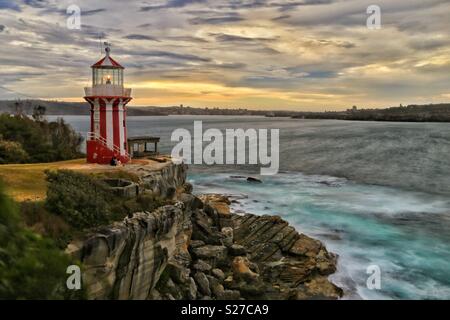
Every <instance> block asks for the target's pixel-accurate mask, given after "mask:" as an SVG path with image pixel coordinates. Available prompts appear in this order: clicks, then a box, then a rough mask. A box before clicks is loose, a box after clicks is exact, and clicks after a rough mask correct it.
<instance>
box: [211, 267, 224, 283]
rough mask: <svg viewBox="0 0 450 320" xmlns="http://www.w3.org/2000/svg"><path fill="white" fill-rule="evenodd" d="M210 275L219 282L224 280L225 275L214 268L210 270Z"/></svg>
mask: <svg viewBox="0 0 450 320" xmlns="http://www.w3.org/2000/svg"><path fill="white" fill-rule="evenodd" d="M211 274H212V275H213V276H214V277H216V278H217V279H219V280H220V281H223V280H225V273H224V272H223V271H222V270H220V269H218V268H214V269H212V270H211Z"/></svg>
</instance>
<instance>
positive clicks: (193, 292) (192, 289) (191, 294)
mask: <svg viewBox="0 0 450 320" xmlns="http://www.w3.org/2000/svg"><path fill="white" fill-rule="evenodd" d="M187 298H188V299H189V300H195V299H197V285H196V284H195V281H194V279H193V278H192V277H190V278H189V290H188V292H187Z"/></svg>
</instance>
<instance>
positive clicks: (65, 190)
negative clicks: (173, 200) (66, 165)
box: [45, 170, 166, 230]
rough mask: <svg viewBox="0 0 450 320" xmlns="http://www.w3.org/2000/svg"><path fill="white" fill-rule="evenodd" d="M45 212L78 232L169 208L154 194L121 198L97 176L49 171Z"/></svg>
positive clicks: (65, 171) (66, 171)
mask: <svg viewBox="0 0 450 320" xmlns="http://www.w3.org/2000/svg"><path fill="white" fill-rule="evenodd" d="M46 174H47V181H48V182H49V183H48V188H47V199H46V203H45V208H46V209H47V210H48V212H50V213H51V214H54V215H57V216H59V217H61V218H62V219H63V220H64V221H65V222H67V223H68V224H69V225H70V226H71V227H73V228H75V229H76V230H83V229H86V228H93V227H99V226H102V225H105V224H108V223H110V222H112V221H120V220H122V219H123V218H125V217H126V216H127V215H131V214H133V213H136V212H142V211H153V210H155V209H156V208H158V207H160V206H163V205H165V204H166V202H165V201H164V200H162V199H161V198H158V197H155V196H154V195H153V194H147V193H143V194H141V195H139V196H137V197H134V198H122V197H119V196H117V194H116V193H114V192H113V191H111V189H110V187H109V186H108V185H107V184H105V183H104V182H102V181H101V180H99V179H98V178H97V176H91V175H85V174H82V173H78V172H74V171H69V170H59V171H50V172H49V171H47V172H46Z"/></svg>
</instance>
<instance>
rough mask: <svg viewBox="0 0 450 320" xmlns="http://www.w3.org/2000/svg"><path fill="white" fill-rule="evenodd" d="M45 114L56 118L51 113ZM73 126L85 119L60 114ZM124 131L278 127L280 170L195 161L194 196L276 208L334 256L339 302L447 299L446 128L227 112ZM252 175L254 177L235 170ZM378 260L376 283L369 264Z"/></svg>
mask: <svg viewBox="0 0 450 320" xmlns="http://www.w3.org/2000/svg"><path fill="white" fill-rule="evenodd" d="M49 118H50V119H52V118H54V117H49ZM64 119H65V120H66V121H67V122H68V123H70V124H71V125H72V126H73V127H74V128H75V129H76V130H77V131H79V132H81V133H83V134H85V133H86V132H87V131H88V125H89V120H88V119H89V118H88V117H84V116H66V117H64ZM127 120H128V130H129V132H128V134H129V136H138V135H139V136H140V135H152V136H160V137H161V145H160V147H161V151H162V152H164V153H170V151H171V149H172V146H173V145H174V144H175V143H172V142H171V141H170V136H171V134H172V131H173V130H175V129H177V128H185V129H188V130H192V129H193V122H194V121H195V120H202V121H203V127H204V129H205V130H206V129H208V128H217V129H220V130H225V129H233V128H234V129H236V128H243V129H247V128H254V129H280V173H279V174H278V175H275V176H264V177H260V176H259V175H258V173H259V167H255V166H226V165H221V166H194V165H193V166H191V167H190V173H189V180H190V181H191V182H192V183H193V185H194V187H195V190H194V192H196V193H225V194H229V195H231V196H232V197H233V199H234V200H235V201H234V203H233V210H234V211H236V212H251V213H254V214H271V215H273V214H276V215H280V216H282V217H283V218H284V219H286V220H287V221H289V222H290V223H291V224H292V225H294V226H295V227H296V228H297V230H299V231H300V232H302V233H304V234H307V235H309V236H311V237H314V238H317V239H319V240H321V241H322V242H323V243H324V244H325V245H326V247H327V248H328V250H330V251H332V252H334V253H336V254H338V255H339V260H338V261H339V262H338V271H337V272H336V273H335V274H334V275H333V276H331V278H330V279H331V280H332V281H333V282H334V283H336V284H337V285H338V286H340V287H342V288H343V289H344V290H345V297H344V299H450V162H449V159H448V158H449V156H450V126H449V125H448V124H446V123H394V122H347V121H335V120H298V119H297V120H295V119H288V118H265V117H247V116H243V117H233V116H169V117H128V118H127ZM236 175H243V176H252V177H257V178H260V179H261V180H263V183H262V184H250V183H248V182H246V181H245V180H242V179H234V178H232V176H236ZM370 266H378V267H379V268H380V271H381V288H380V289H379V290H378V289H375V290H370V289H369V288H368V286H367V284H366V282H367V279H368V278H369V276H370V274H368V273H367V269H368V268H369V267H370Z"/></svg>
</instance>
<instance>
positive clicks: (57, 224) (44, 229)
mask: <svg viewBox="0 0 450 320" xmlns="http://www.w3.org/2000/svg"><path fill="white" fill-rule="evenodd" d="M20 214H21V217H22V220H23V222H24V223H25V226H26V227H27V228H29V229H30V230H32V231H33V232H36V233H38V234H40V235H43V236H46V237H49V238H51V239H53V240H54V241H55V244H56V245H57V246H58V248H61V249H65V248H66V247H67V245H68V244H69V243H70V241H71V240H73V238H74V235H75V231H74V230H73V229H72V228H71V227H70V226H69V225H68V224H67V223H66V221H65V220H64V219H63V218H62V217H60V216H56V215H54V214H52V213H50V212H49V211H48V210H47V209H46V207H45V202H44V201H25V202H22V203H20Z"/></svg>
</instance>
